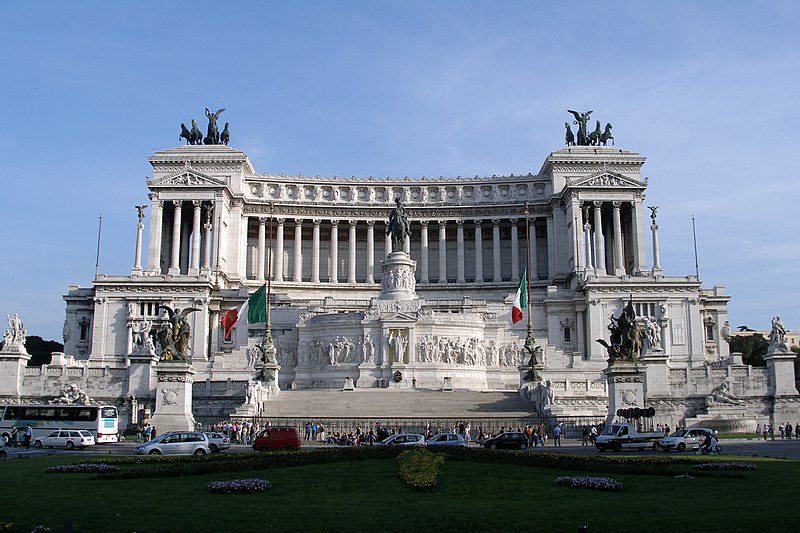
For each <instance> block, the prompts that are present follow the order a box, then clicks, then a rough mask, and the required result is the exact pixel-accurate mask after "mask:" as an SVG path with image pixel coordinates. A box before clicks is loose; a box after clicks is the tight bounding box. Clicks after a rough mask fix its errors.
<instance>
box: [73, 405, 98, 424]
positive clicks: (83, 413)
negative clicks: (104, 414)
mask: <svg viewBox="0 0 800 533" xmlns="http://www.w3.org/2000/svg"><path fill="white" fill-rule="evenodd" d="M77 411H78V414H77V416H76V417H75V420H80V421H85V420H95V419H96V418H97V409H96V408H95V409H91V408H81V409H78V410H77Z"/></svg>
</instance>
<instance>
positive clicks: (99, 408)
mask: <svg viewBox="0 0 800 533" xmlns="http://www.w3.org/2000/svg"><path fill="white" fill-rule="evenodd" d="M29 424H30V426H31V428H32V429H33V440H36V438H37V437H44V436H46V435H48V434H49V433H50V432H52V431H54V430H56V429H85V430H87V431H91V432H92V434H93V435H94V439H95V442H97V443H98V444H100V443H104V442H119V419H118V413H117V408H116V407H114V406H113V405H61V404H40V405H15V404H2V405H0V435H2V437H3V441H4V442H5V443H6V444H8V443H9V441H10V440H11V428H12V427H16V428H17V434H18V438H19V441H20V442H21V441H22V439H23V435H24V434H25V426H27V425H29Z"/></svg>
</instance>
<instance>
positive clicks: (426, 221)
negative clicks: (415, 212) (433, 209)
mask: <svg viewBox="0 0 800 533" xmlns="http://www.w3.org/2000/svg"><path fill="white" fill-rule="evenodd" d="M428 222H430V221H429V220H420V221H419V223H420V225H421V226H422V227H423V228H425V229H428Z"/></svg>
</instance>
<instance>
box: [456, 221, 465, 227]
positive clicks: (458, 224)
mask: <svg viewBox="0 0 800 533" xmlns="http://www.w3.org/2000/svg"><path fill="white" fill-rule="evenodd" d="M456 226H458V227H459V228H463V227H464V221H463V220H456Z"/></svg>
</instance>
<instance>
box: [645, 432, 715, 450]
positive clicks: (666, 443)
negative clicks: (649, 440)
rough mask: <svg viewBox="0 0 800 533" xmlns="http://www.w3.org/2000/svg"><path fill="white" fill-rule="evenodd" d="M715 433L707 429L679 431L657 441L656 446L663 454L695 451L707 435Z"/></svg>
mask: <svg viewBox="0 0 800 533" xmlns="http://www.w3.org/2000/svg"><path fill="white" fill-rule="evenodd" d="M715 433H716V432H715V431H714V430H713V429H708V428H690V429H679V430H677V431H675V432H674V433H673V434H672V435H670V436H669V437H667V438H664V439H661V440H660V441H658V445H659V446H661V449H662V450H664V451H665V452H667V451H671V450H678V451H679V452H683V451H686V450H697V449H698V448H700V445H701V444H703V441H705V440H706V437H707V436H708V435H712V434H715Z"/></svg>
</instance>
